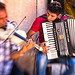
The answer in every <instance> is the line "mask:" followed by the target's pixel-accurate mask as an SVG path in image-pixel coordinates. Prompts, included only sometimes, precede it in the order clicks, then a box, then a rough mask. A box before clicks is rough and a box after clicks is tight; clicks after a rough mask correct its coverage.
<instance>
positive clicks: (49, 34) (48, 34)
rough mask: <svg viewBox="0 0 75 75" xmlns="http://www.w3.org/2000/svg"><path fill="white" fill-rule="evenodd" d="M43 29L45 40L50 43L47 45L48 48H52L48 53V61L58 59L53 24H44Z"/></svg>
mask: <svg viewBox="0 0 75 75" xmlns="http://www.w3.org/2000/svg"><path fill="white" fill-rule="evenodd" d="M42 27H43V34H44V40H45V41H48V42H47V43H46V46H50V50H49V53H47V56H48V59H54V58H58V55H57V50H56V46H55V45H56V44H55V38H54V31H53V24H52V22H45V23H44V22H43V23H42Z"/></svg>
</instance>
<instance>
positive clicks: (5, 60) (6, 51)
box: [0, 21, 18, 75]
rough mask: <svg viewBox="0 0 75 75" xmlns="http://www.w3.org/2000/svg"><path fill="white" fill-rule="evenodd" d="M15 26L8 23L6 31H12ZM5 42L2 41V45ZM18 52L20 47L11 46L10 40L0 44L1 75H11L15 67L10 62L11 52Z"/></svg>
mask: <svg viewBox="0 0 75 75" xmlns="http://www.w3.org/2000/svg"><path fill="white" fill-rule="evenodd" d="M12 28H13V24H12V23H11V22H10V21H8V22H7V27H6V29H12ZM2 41H3V40H1V39H0V43H1V42H2ZM13 50H18V46H16V45H13V44H11V42H10V40H7V41H5V42H4V43H3V44H0V75H9V73H10V72H11V69H12V67H13V61H12V60H10V51H13Z"/></svg>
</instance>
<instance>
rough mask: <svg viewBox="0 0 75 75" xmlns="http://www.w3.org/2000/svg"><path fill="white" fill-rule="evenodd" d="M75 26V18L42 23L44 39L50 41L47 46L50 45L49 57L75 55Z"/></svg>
mask: <svg viewBox="0 0 75 75" xmlns="http://www.w3.org/2000/svg"><path fill="white" fill-rule="evenodd" d="M74 28H75V19H65V20H55V21H53V22H43V23H42V30H43V37H44V41H48V43H46V46H50V50H49V53H47V56H48V59H55V58H59V57H63V56H70V57H72V56H73V57H74V56H75V47H74V45H75V39H74V34H75V31H74Z"/></svg>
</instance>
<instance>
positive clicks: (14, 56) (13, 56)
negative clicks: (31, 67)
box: [10, 47, 27, 60]
mask: <svg viewBox="0 0 75 75" xmlns="http://www.w3.org/2000/svg"><path fill="white" fill-rule="evenodd" d="M26 51H27V49H25V48H24V47H23V48H22V49H21V50H20V51H12V52H11V53H10V59H12V60H14V59H17V58H19V57H20V56H22V55H23V54H24V53H25V52H26Z"/></svg>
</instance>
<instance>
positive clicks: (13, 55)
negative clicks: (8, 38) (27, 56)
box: [10, 39, 35, 60]
mask: <svg viewBox="0 0 75 75" xmlns="http://www.w3.org/2000/svg"><path fill="white" fill-rule="evenodd" d="M33 47H35V42H33V41H32V40H31V39H29V40H28V42H27V44H26V45H25V46H24V47H23V48H22V49H21V50H20V51H12V52H11V53H10V59H13V60H14V59H17V58H19V57H20V56H22V55H23V54H24V53H25V52H26V51H28V50H29V49H31V48H33Z"/></svg>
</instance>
